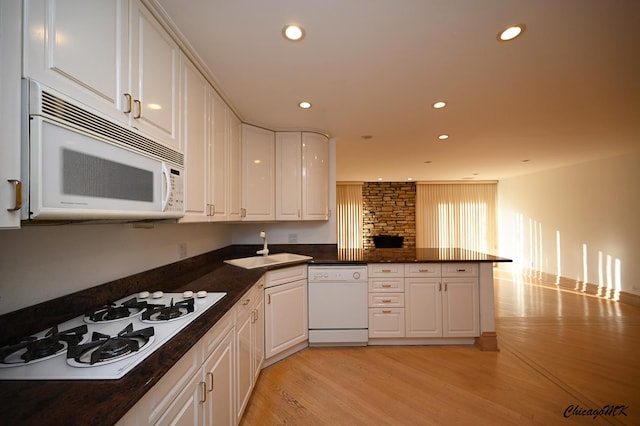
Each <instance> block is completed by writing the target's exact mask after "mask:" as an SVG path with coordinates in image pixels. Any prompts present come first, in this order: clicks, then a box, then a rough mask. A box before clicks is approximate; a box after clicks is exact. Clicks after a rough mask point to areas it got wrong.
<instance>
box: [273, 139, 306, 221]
mask: <svg viewBox="0 0 640 426" xmlns="http://www.w3.org/2000/svg"><path fill="white" fill-rule="evenodd" d="M301 219H302V133H301V132H277V133H276V220H301Z"/></svg>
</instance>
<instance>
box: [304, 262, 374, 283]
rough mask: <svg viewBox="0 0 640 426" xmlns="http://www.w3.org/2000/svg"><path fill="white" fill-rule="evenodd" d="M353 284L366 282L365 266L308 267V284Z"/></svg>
mask: <svg viewBox="0 0 640 426" xmlns="http://www.w3.org/2000/svg"><path fill="white" fill-rule="evenodd" d="M312 281H315V282H322V281H329V282H354V281H365V282H366V281H367V267H366V266H353V265H349V266H339V265H335V266H310V267H309V282H312Z"/></svg>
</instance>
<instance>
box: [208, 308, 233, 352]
mask: <svg viewBox="0 0 640 426" xmlns="http://www.w3.org/2000/svg"><path fill="white" fill-rule="evenodd" d="M233 320H234V317H233V309H231V310H230V311H229V312H227V313H226V314H225V315H224V316H223V317H222V318H220V319H219V320H218V322H216V325H214V326H213V327H211V328H210V329H209V331H207V334H205V335H204V337H203V338H202V342H203V345H204V354H205V355H204V356H205V358H206V357H207V356H209V354H210V353H211V352H213V350H214V349H215V348H216V347H217V346H218V343H220V342H221V341H222V339H223V338H224V336H225V335H226V334H227V333H228V332H229V330H231V329H232V328H233V326H234V322H233Z"/></svg>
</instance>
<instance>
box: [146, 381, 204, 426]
mask: <svg viewBox="0 0 640 426" xmlns="http://www.w3.org/2000/svg"><path fill="white" fill-rule="evenodd" d="M198 373H199V374H196V375H194V376H193V377H191V380H189V381H188V382H187V384H186V386H185V387H184V389H183V390H182V392H180V394H178V396H177V397H176V399H175V400H173V402H172V403H171V405H170V406H169V408H168V409H167V411H165V412H164V413H163V414H162V416H160V418H159V419H158V421H157V423H156V424H157V425H184V426H189V425H193V426H198V425H204V419H203V414H204V402H205V395H206V389H205V386H206V384H205V382H203V381H202V376H201V372H200V371H199V372H198Z"/></svg>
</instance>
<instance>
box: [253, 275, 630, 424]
mask: <svg viewBox="0 0 640 426" xmlns="http://www.w3.org/2000/svg"><path fill="white" fill-rule="evenodd" d="M495 289H496V298H495V301H496V330H497V332H498V341H499V346H500V351H499V352H482V351H479V350H478V349H477V348H475V347H472V346H389V347H385V346H370V347H359V348H307V349H305V350H303V351H301V352H298V353H296V354H294V355H293V356H291V357H289V358H287V359H285V360H282V361H280V362H278V363H276V364H273V365H271V366H269V367H267V368H265V369H264V370H263V371H262V372H261V374H260V378H259V380H258V383H257V385H256V388H255V390H254V393H253V396H252V397H251V400H250V402H249V405H248V407H247V409H246V412H245V415H244V417H243V419H242V425H243V426H253V425H394V426H395V425H467V424H468V425H485V424H486V425H503V424H504V425H511V424H517V425H549V424H562V425H571V424H582V425H584V424H589V425H600V424H613V425H616V424H623V425H637V424H640V389H639V388H640V356H639V355H640V309H638V308H635V307H632V306H627V305H622V304H619V303H617V302H614V301H611V300H605V299H601V298H596V297H592V296H587V295H584V294H575V293H572V292H567V291H564V290H558V289H555V288H552V287H548V286H542V285H537V284H536V283H533V282H524V281H521V280H509V279H504V278H503V277H501V279H496V280H495ZM607 404H611V405H623V406H625V407H627V408H625V410H624V412H625V414H626V415H617V416H615V417H612V416H597V417H596V418H593V416H576V415H574V416H570V417H568V418H565V417H564V415H563V414H564V413H565V410H566V409H567V407H569V406H572V405H573V406H576V405H577V406H580V407H581V408H583V409H598V408H601V407H603V406H605V405H607Z"/></svg>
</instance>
